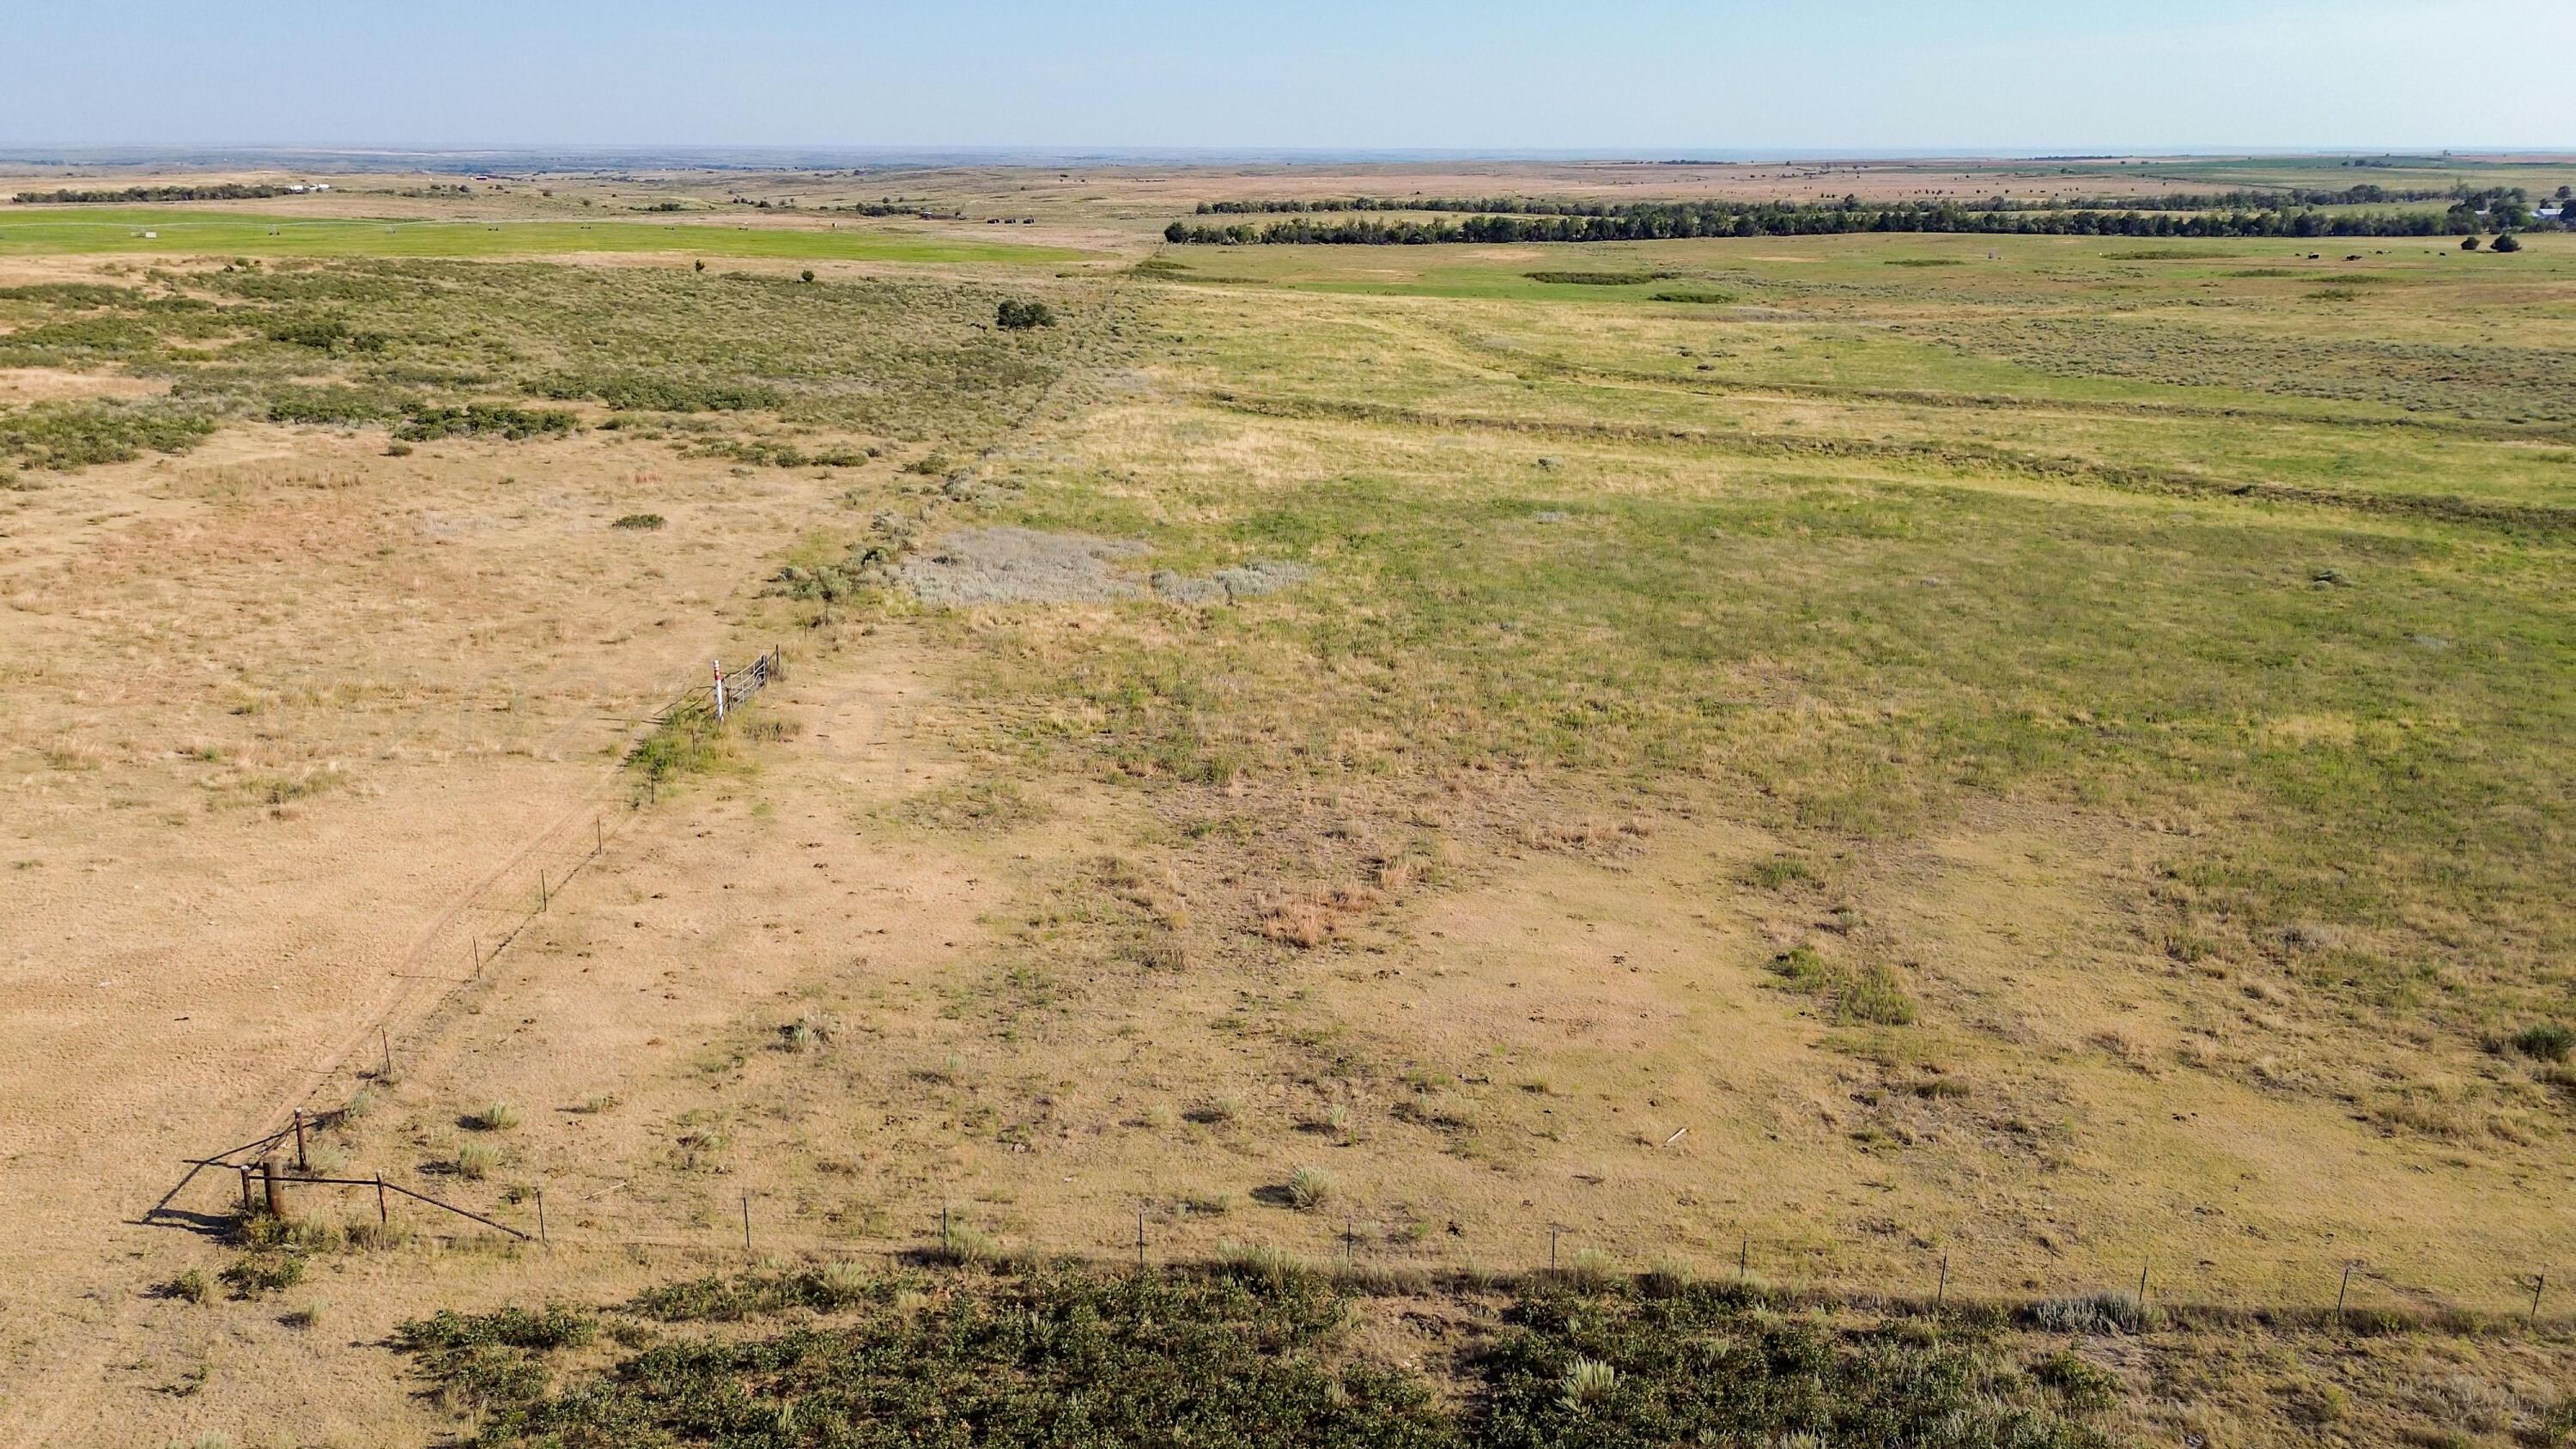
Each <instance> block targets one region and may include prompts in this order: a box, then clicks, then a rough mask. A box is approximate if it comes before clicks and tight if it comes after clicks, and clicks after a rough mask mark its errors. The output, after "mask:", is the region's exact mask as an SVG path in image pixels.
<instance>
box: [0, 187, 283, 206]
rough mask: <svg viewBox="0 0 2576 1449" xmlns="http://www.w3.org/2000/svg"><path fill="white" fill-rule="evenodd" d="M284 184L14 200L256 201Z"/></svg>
mask: <svg viewBox="0 0 2576 1449" xmlns="http://www.w3.org/2000/svg"><path fill="white" fill-rule="evenodd" d="M286 194H287V193H286V188H285V187H283V186H265V185H249V184H245V183H243V182H239V181H224V182H217V183H213V184H210V185H203V186H128V187H126V188H124V189H123V190H121V191H74V190H71V189H69V188H66V189H64V190H61V191H21V192H19V193H18V194H17V196H16V197H15V198H13V199H14V200H16V201H17V202H18V203H19V204H20V205H22V206H36V205H41V204H46V203H69V202H81V201H102V202H127V201H256V200H258V199H259V198H261V197H264V196H284V195H286Z"/></svg>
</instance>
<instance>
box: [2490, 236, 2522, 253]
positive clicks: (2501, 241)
mask: <svg viewBox="0 0 2576 1449" xmlns="http://www.w3.org/2000/svg"><path fill="white" fill-rule="evenodd" d="M2495 249H2496V250H2497V251H2500V252H2518V251H2521V250H2522V238H2520V237H2518V236H2515V235H2514V234H2513V233H2512V232H2506V233H2505V234H2504V235H2502V236H2500V237H2497V238H2496V239H2495Z"/></svg>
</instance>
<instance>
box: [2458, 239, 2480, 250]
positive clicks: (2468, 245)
mask: <svg viewBox="0 0 2576 1449" xmlns="http://www.w3.org/2000/svg"><path fill="white" fill-rule="evenodd" d="M2477 249H2478V239H2477V238H2476V237H2473V236H2464V237H2462V238H2460V250H2462V251H2464V252H2473V251H2476V250H2477Z"/></svg>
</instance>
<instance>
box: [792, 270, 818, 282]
mask: <svg viewBox="0 0 2576 1449" xmlns="http://www.w3.org/2000/svg"><path fill="white" fill-rule="evenodd" d="M796 275H797V277H798V278H800V279H801V280H804V281H808V282H810V281H812V280H814V269H813V268H812V267H807V268H806V269H805V270H803V271H801V272H798V273H797V274H796Z"/></svg>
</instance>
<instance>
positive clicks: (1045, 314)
mask: <svg viewBox="0 0 2576 1449" xmlns="http://www.w3.org/2000/svg"><path fill="white" fill-rule="evenodd" d="M993 325H994V326H996V327H999V328H1001V329H1002V330H1003V331H1005V332H1026V331H1028V330H1029V329H1030V328H1032V327H1053V326H1054V325H1055V309H1054V308H1053V307H1050V306H1048V305H1047V304H1046V303H1044V302H1024V301H1022V300H1020V299H1019V298H1017V297H1011V298H1005V299H1004V300H1003V302H1002V305H1001V306H999V307H997V308H995V309H994V312H993Z"/></svg>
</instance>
